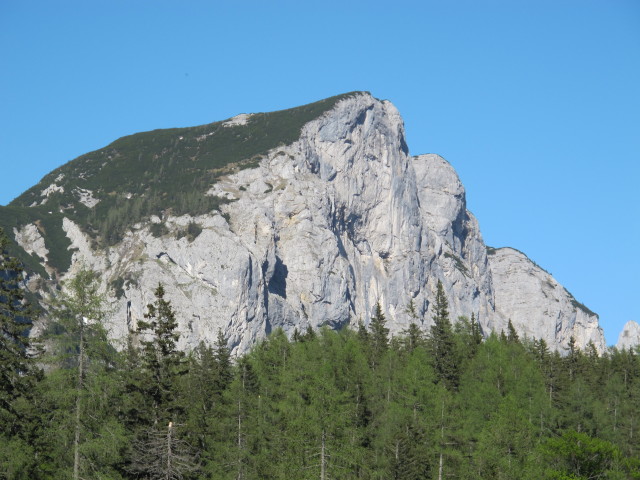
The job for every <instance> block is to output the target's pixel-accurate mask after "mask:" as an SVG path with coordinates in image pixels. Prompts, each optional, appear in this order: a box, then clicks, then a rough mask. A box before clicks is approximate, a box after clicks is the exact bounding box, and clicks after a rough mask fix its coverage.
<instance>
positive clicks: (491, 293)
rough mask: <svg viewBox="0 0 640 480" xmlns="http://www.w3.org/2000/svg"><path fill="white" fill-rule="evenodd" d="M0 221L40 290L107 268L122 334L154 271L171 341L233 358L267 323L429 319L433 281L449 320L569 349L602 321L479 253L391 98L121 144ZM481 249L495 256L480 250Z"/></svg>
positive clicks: (436, 166)
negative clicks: (169, 306)
mask: <svg viewBox="0 0 640 480" xmlns="http://www.w3.org/2000/svg"><path fill="white" fill-rule="evenodd" d="M0 226H3V227H4V228H5V230H6V231H7V232H9V233H13V238H14V240H15V242H16V244H15V252H16V253H17V254H18V255H19V256H20V257H21V258H23V260H24V261H25V263H27V265H28V266H29V267H30V269H31V271H32V272H33V280H32V285H33V288H36V289H38V290H40V291H44V290H46V288H47V286H48V287H49V288H50V287H51V286H53V285H54V284H55V282H57V281H59V280H60V279H64V278H66V277H67V276H69V275H73V274H74V273H75V272H76V271H77V270H78V268H80V266H81V265H83V264H84V265H88V266H90V267H91V268H93V269H95V270H97V271H99V272H100V274H101V278H102V282H103V288H104V290H105V292H107V293H108V295H110V297H111V299H112V301H113V302H114V305H115V311H116V313H115V315H114V316H113V318H112V320H111V323H110V325H109V327H110V329H111V334H112V335H113V336H114V337H115V338H122V337H123V336H124V335H125V334H126V333H127V330H128V329H130V328H134V327H135V324H136V322H137V320H138V319H140V318H142V315H143V312H144V311H145V306H146V305H147V304H148V303H149V302H150V301H151V300H152V295H153V291H154V288H155V287H156V286H157V284H158V282H161V283H163V284H164V285H165V289H166V292H167V298H169V299H170V300H171V301H172V303H173V305H174V307H175V309H176V311H177V313H178V319H179V323H180V330H181V332H182V339H181V341H182V346H183V347H186V348H188V347H192V346H194V345H196V344H197V343H198V342H199V341H200V340H206V341H210V342H212V341H214V340H215V336H216V334H217V330H218V329H222V330H223V331H224V332H225V334H226V335H227V336H228V337H229V341H230V345H231V346H232V347H233V348H235V349H236V350H237V351H238V352H242V351H245V350H246V349H248V348H249V347H250V346H251V345H252V344H254V343H255V342H256V341H257V340H259V339H260V338H263V337H264V336H265V335H267V334H268V333H269V332H270V331H272V330H273V329H275V328H278V327H281V328H283V329H284V330H285V332H287V333H289V334H292V333H293V331H294V329H295V328H297V329H298V330H301V331H302V330H304V329H306V328H307V327H308V326H311V327H313V328H317V327H319V326H321V325H328V326H330V327H332V328H340V327H342V326H344V325H347V324H355V323H357V322H358V320H360V319H361V320H363V321H364V322H365V323H368V321H369V318H370V317H371V315H372V312H373V309H374V307H375V305H376V303H378V302H379V303H380V305H381V306H382V309H383V311H384V312H385V314H386V316H387V320H388V324H387V326H388V327H389V328H390V329H391V332H392V333H397V332H400V331H402V330H404V329H406V328H407V327H408V326H409V324H410V323H411V322H412V320H413V318H412V317H411V315H410V314H409V313H408V306H409V304H410V303H411V302H413V305H414V306H415V312H416V313H417V322H418V323H419V324H420V325H421V327H422V328H423V329H425V330H427V329H428V327H429V326H430V325H431V316H432V310H433V303H434V299H435V293H436V284H437V282H438V280H440V281H442V283H443V285H444V287H445V291H446V293H447V295H448V298H449V303H450V312H451V318H453V319H455V318H457V317H458V316H467V317H470V316H471V315H472V314H475V315H476V317H477V318H478V319H479V322H480V325H481V327H482V330H483V332H484V333H485V334H488V333H489V332H492V331H496V332H500V330H505V331H506V326H507V322H508V320H509V319H510V320H511V321H512V322H513V324H514V325H515V326H516V328H517V329H518V330H519V332H520V333H521V334H522V335H523V336H525V335H526V336H528V337H536V338H544V339H545V340H546V341H547V343H548V344H549V345H550V346H551V347H554V348H558V349H560V350H564V349H566V347H567V344H568V342H569V338H570V337H571V336H573V337H574V338H575V339H576V341H577V344H578V345H579V346H581V347H585V346H586V344H587V343H588V342H589V341H592V342H593V343H594V344H595V346H596V348H597V349H598V350H599V351H604V349H605V347H606V345H605V341H604V336H603V333H602V330H601V328H600V327H599V325H598V317H597V315H596V314H594V313H593V312H591V311H590V310H589V309H588V308H586V307H585V306H583V305H582V304H580V303H578V302H577V301H576V300H575V299H574V298H573V297H572V296H571V294H569V293H568V291H567V290H566V289H564V288H563V287H562V286H561V285H559V284H558V283H557V282H556V281H555V280H554V279H553V277H551V275H549V274H548V273H546V272H545V271H544V270H542V269H541V268H540V267H538V266H537V265H535V263H533V262H532V261H531V260H529V259H528V258H527V257H526V256H525V255H524V254H521V253H519V252H517V251H516V250H513V249H492V248H487V247H486V245H485V244H484V242H483V240H482V236H481V234H480V229H479V226H478V222H477V220H476V219H475V217H474V216H473V215H472V214H471V213H470V212H469V211H468V210H467V208H466V199H465V190H464V187H463V186H462V184H461V182H460V180H459V178H458V176H457V174H456V173H455V171H454V169H453V168H452V167H451V165H450V164H449V163H447V162H446V160H444V159H443V158H441V157H439V156H438V155H433V154H429V155H419V156H415V157H413V156H411V155H409V151H408V148H407V144H406V141H405V134H404V125H403V121H402V118H401V117H400V114H399V113H398V111H397V110H396V108H395V107H394V106H393V105H392V104H391V103H390V102H388V101H380V100H377V99H375V98H373V97H372V96H371V95H369V94H368V93H364V92H353V93H349V94H345V95H340V96H337V97H332V98H329V99H326V100H323V101H321V102H317V103H313V104H310V105H306V106H303V107H298V108H294V109H290V110H284V111H280V112H272V113H259V114H249V115H247V114H243V115H238V116H236V117H233V118H232V119H229V120H226V121H222V122H216V123H212V124H209V125H204V126H200V127H193V128H180V129H169V130H157V131H153V132H146V133H139V134H136V135H132V136H129V137H125V138H122V139H120V140H117V141H116V142H114V143H112V144H111V145H109V146H107V147H105V148H103V149H101V150H97V151H95V152H91V153H88V154H86V155H83V156H81V157H79V158H77V159H75V160H73V161H71V162H69V163H67V164H66V165H64V166H62V167H60V168H58V169H56V170H54V171H53V172H51V173H50V174H49V175H47V176H46V177H44V178H43V180H42V181H41V182H40V183H39V184H38V185H36V186H34V187H33V188H31V189H29V190H28V191H27V192H25V193H24V194H22V195H21V196H20V197H18V198H17V199H16V200H14V201H13V202H12V203H11V204H10V205H9V206H7V207H2V208H0ZM488 253H489V254H488Z"/></svg>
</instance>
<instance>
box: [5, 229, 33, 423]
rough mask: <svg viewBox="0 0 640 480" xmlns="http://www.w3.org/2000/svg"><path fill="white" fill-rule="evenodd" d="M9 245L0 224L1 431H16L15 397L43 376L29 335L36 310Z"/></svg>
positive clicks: (22, 272) (23, 392)
mask: <svg viewBox="0 0 640 480" xmlns="http://www.w3.org/2000/svg"><path fill="white" fill-rule="evenodd" d="M8 245H9V240H8V238H7V237H6V235H5V234H4V232H3V230H2V229H1V228H0V367H1V368H0V433H14V432H15V430H16V428H17V427H18V425H17V424H16V420H17V418H16V415H17V412H16V411H15V408H14V401H15V400H16V398H18V397H20V396H23V395H28V394H29V392H30V391H32V389H33V385H34V382H35V381H36V380H37V378H39V377H40V372H39V370H38V369H37V368H36V366H35V364H34V359H33V355H32V353H33V352H32V343H31V341H30V339H29V336H28V334H29V329H30V328H31V324H32V321H33V318H34V317H35V311H34V309H33V308H32V306H31V305H30V303H29V302H27V301H26V299H25V296H24V289H23V287H22V285H21V283H22V281H23V276H24V271H23V269H22V267H21V265H20V263H19V262H18V260H17V259H15V258H13V257H11V256H10V255H9V254H8V251H7V248H8ZM5 430H8V431H6V432H5Z"/></svg>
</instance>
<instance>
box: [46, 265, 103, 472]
mask: <svg viewBox="0 0 640 480" xmlns="http://www.w3.org/2000/svg"><path fill="white" fill-rule="evenodd" d="M98 290H99V283H98V277H97V274H96V273H95V272H93V271H92V270H89V269H87V268H84V267H83V268H82V269H81V270H80V271H79V272H78V273H77V274H76V275H75V276H74V277H73V278H72V279H71V280H69V281H67V282H65V283H64V284H63V290H62V292H61V294H60V295H59V296H58V298H56V299H55V304H54V308H53V309H52V324H51V325H50V326H49V332H50V337H51V339H52V340H53V345H52V351H53V353H54V358H53V360H54V362H55V363H57V364H58V365H59V366H60V367H62V368H65V369H69V370H74V371H75V382H74V386H73V389H74V407H73V409H74V418H73V424H74V426H73V429H74V439H73V478H74V479H76V480H77V479H79V478H80V477H81V476H82V475H83V472H84V473H86V471H87V468H88V467H87V466H85V465H84V461H83V458H82V456H81V452H80V450H81V447H82V444H83V443H84V442H85V441H86V440H87V439H88V438H90V437H91V434H90V433H88V432H85V430H86V429H85V428H84V426H83V424H84V423H85V422H86V417H87V416H88V415H89V413H87V411H86V410H87V407H86V404H87V402H88V401H89V398H88V397H89V393H88V388H87V376H88V374H89V373H90V372H94V373H95V374H96V375H99V374H100V373H98V372H101V371H102V370H103V369H105V368H110V367H111V366H112V365H113V361H114V356H115V351H114V350H113V348H111V346H110V345H109V342H108V339H107V332H106V329H105V328H104V326H103V321H104V319H105V317H106V315H107V308H106V304H105V298H104V296H103V295H101V294H100V293H99V291H98Z"/></svg>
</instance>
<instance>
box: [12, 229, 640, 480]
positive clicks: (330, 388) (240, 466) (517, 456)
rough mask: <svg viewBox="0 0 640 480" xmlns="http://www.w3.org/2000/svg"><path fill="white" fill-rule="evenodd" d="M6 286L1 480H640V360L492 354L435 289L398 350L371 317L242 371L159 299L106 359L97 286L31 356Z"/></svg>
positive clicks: (22, 313) (15, 271)
mask: <svg viewBox="0 0 640 480" xmlns="http://www.w3.org/2000/svg"><path fill="white" fill-rule="evenodd" d="M3 242H4V241H3ZM0 247H2V248H1V250H2V251H3V252H4V251H5V247H6V244H4V243H3V244H2V245H0ZM0 270H1V272H0V273H1V275H0V282H1V285H0V287H1V288H0V300H1V303H0V308H1V312H0V313H1V315H0V322H1V324H0V325H1V328H2V335H0V340H1V341H2V348H1V349H0V353H1V356H0V359H1V361H2V375H1V376H0V478H7V479H30V480H31V479H62V478H74V479H80V478H83V479H143V478H145V479H146V478H149V479H151V478H153V479H160V478H162V479H294V478H295V479H307V478H308V479H312V478H315V479H330V478H333V479H444V478H461V479H479V478H483V479H541V478H548V479H594V478H607V479H633V478H640V460H639V456H640V435H639V432H638V430H639V428H640V418H639V417H640V412H639V409H638V405H640V359H639V358H638V354H637V352H634V351H630V350H627V351H617V350H612V351H610V352H609V353H607V354H606V355H604V356H599V355H598V354H597V353H596V351H595V349H593V348H591V349H587V351H581V350H579V349H577V348H572V349H571V350H570V351H569V353H568V354H567V355H566V356H560V355H559V354H557V353H555V352H551V351H549V349H548V348H547V346H546V345H545V343H544V342H543V341H535V340H534V341H524V340H523V339H519V338H518V336H517V334H516V333H515V330H514V329H513V328H510V329H509V331H507V332H503V333H502V334H501V335H492V336H490V337H489V338H486V339H483V338H482V336H481V334H480V330H479V328H478V325H477V323H476V321H475V319H474V318H471V319H466V318H462V319H459V321H457V322H455V326H452V322H451V319H450V318H449V314H448V309H447V299H446V297H445V295H444V292H443V290H442V288H441V286H440V288H439V289H438V295H437V298H436V309H435V312H436V313H435V316H434V318H433V320H434V325H433V326H432V327H431V330H430V332H429V334H427V335H423V334H422V333H421V332H420V330H419V328H418V327H417V323H420V320H421V319H419V318H415V316H414V318H415V321H416V324H413V325H411V326H410V327H409V328H408V329H407V330H406V331H405V332H404V334H403V335H399V336H394V337H393V338H390V337H389V331H388V329H387V328H386V326H385V318H384V315H383V313H382V310H381V309H380V308H379V307H378V308H377V309H376V312H375V314H374V316H373V318H371V319H366V320H365V321H363V320H360V322H354V323H355V324H356V327H355V328H344V329H343V330H342V331H339V332H336V331H332V330H329V329H321V330H320V331H313V330H308V331H305V332H298V331H296V332H295V334H294V336H293V338H291V339H288V338H287V337H286V336H285V335H284V333H283V332H282V331H280V330H276V331H274V332H273V333H272V334H271V336H270V337H269V338H268V339H267V340H266V341H264V342H263V343H261V344H259V345H257V346H256V347H254V348H253V349H252V350H251V351H250V352H249V353H248V354H247V355H244V356H242V357H240V358H231V356H230V353H229V350H228V349H227V345H226V341H225V338H224V337H223V335H222V334H221V333H220V334H219V335H218V342H217V343H216V344H215V345H213V346H207V345H204V344H202V345H200V346H199V347H198V348H197V349H195V350H194V351H191V352H187V353H184V352H181V351H179V350H178V349H177V348H176V342H177V340H178V338H179V335H180V332H178V331H177V328H176V327H177V324H176V322H175V317H174V311H173V308H172V306H171V303H170V302H168V301H167V300H166V299H165V298H164V289H163V287H162V286H161V285H160V286H158V288H157V290H156V291H155V301H154V303H152V304H150V305H149V306H148V307H147V314H146V316H145V321H143V322H140V323H139V324H138V328H137V330H136V331H132V332H131V334H130V336H129V338H128V339H127V342H126V344H124V345H112V344H110V343H109V341H108V340H107V335H106V332H105V331H104V329H103V328H102V326H101V325H102V324H101V320H102V318H103V317H104V316H105V315H107V314H108V311H109V308H108V305H106V304H105V303H104V300H103V299H102V298H101V297H100V296H99V295H98V293H97V289H96V281H95V277H94V275H93V273H92V272H89V271H83V272H81V273H79V274H78V275H77V276H76V277H75V278H73V279H71V280H69V281H68V282H67V283H66V285H65V286H64V289H63V290H62V291H61V292H60V294H59V295H58V297H57V298H56V301H55V308H54V309H53V311H52V315H51V318H52V320H51V322H49V324H48V327H47V328H46V329H43V331H42V334H41V335H40V338H38V339H37V342H33V341H31V343H29V340H28V339H27V338H26V337H25V336H24V334H25V333H26V331H27V330H28V328H29V325H30V322H31V320H32V319H33V313H32V312H31V310H30V309H29V308H28V305H26V304H25V303H24V301H23V299H22V297H21V295H20V286H19V280H20V278H21V277H20V276H21V273H20V268H19V266H18V265H17V264H16V263H15V262H13V261H12V260H11V258H9V257H8V256H6V255H4V256H2V265H0ZM407 310H408V312H415V309H414V308H413V305H412V304H409V305H407ZM212 315H215V312H213V313H212ZM38 345H39V347H38Z"/></svg>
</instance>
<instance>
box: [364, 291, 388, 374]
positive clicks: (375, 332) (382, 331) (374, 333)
mask: <svg viewBox="0 0 640 480" xmlns="http://www.w3.org/2000/svg"><path fill="white" fill-rule="evenodd" d="M386 324H387V320H386V319H385V316H384V313H382V307H381V306H380V302H378V303H376V307H375V310H374V313H373V316H372V317H371V322H369V331H370V343H371V364H372V365H374V366H375V365H378V364H379V363H380V359H381V357H382V355H384V352H385V351H386V350H387V348H388V346H389V329H388V328H387V327H386Z"/></svg>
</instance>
